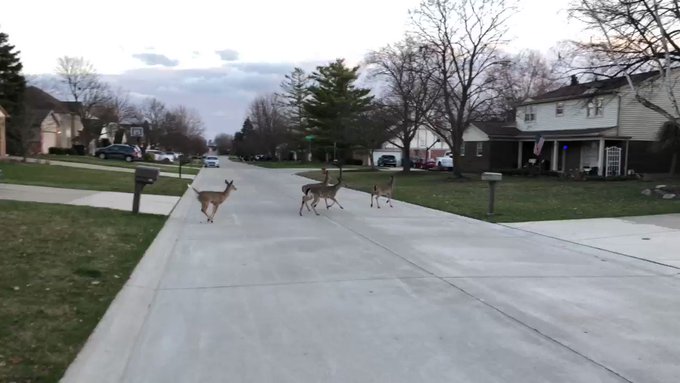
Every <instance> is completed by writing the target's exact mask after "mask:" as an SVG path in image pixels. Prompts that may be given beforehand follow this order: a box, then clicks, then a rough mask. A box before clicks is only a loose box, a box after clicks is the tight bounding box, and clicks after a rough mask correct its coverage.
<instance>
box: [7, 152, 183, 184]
mask: <svg viewBox="0 0 680 383" xmlns="http://www.w3.org/2000/svg"><path fill="white" fill-rule="evenodd" d="M11 158H13V159H21V158H20V157H11ZM26 162H29V163H43V164H49V165H56V166H65V167H69V168H80V169H94V170H106V171H108V172H122V173H134V172H135V169H133V168H122V167H119V166H103V165H94V164H84V163H81V162H68V161H55V160H39V159H35V158H27V159H26ZM139 165H140V166H148V167H152V168H153V167H157V168H158V169H160V170H161V171H160V175H161V176H162V177H173V178H179V174H178V173H169V172H164V171H162V170H163V168H162V167H160V166H156V165H154V164H145V163H139ZM195 177H196V176H194V175H193V174H184V173H182V179H187V180H193V179H194V178H195Z"/></svg>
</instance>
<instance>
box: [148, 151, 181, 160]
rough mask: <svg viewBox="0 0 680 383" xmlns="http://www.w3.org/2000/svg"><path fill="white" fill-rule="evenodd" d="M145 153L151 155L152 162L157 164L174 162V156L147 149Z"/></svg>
mask: <svg viewBox="0 0 680 383" xmlns="http://www.w3.org/2000/svg"><path fill="white" fill-rule="evenodd" d="M146 152H147V153H149V154H152V155H153V160H154V161H157V162H175V155H174V154H168V153H166V152H161V151H160V150H155V149H147V150H146Z"/></svg>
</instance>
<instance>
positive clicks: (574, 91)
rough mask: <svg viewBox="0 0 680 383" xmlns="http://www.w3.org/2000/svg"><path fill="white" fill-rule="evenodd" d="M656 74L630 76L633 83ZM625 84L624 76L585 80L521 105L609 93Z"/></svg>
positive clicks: (654, 72)
mask: <svg viewBox="0 0 680 383" xmlns="http://www.w3.org/2000/svg"><path fill="white" fill-rule="evenodd" d="M658 74H659V72H658V71H651V72H644V73H637V74H633V75H631V76H630V77H631V80H632V81H633V83H636V84H637V83H640V82H642V81H645V80H647V79H650V78H652V77H654V76H656V75H658ZM627 84H628V80H627V79H626V78H625V77H614V78H608V79H603V80H597V81H590V82H585V83H582V84H576V85H568V86H563V87H561V88H558V89H555V90H553V91H550V92H547V93H543V94H541V95H538V96H536V97H533V98H531V99H530V100H528V101H526V102H524V103H522V105H531V104H542V103H546V102H553V101H560V100H570V99H575V98H584V97H593V96H595V95H603V94H610V93H612V92H614V91H616V90H618V89H619V88H621V87H623V86H626V85H627Z"/></svg>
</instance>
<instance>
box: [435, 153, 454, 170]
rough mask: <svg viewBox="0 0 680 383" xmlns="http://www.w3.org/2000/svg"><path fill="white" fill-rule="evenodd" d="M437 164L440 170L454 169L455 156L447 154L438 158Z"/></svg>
mask: <svg viewBox="0 0 680 383" xmlns="http://www.w3.org/2000/svg"><path fill="white" fill-rule="evenodd" d="M436 163H437V167H438V168H439V169H453V155H452V154H451V152H446V154H445V155H444V156H443V157H437V159H436Z"/></svg>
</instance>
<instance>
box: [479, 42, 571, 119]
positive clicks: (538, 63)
mask: <svg viewBox="0 0 680 383" xmlns="http://www.w3.org/2000/svg"><path fill="white" fill-rule="evenodd" d="M503 61H504V63H503V64H501V65H500V66H497V67H496V68H494V70H492V71H490V75H491V76H494V77H495V88H496V91H497V93H498V96H499V97H498V98H497V100H496V108H495V109H496V110H495V114H497V115H498V116H499V117H500V118H502V119H503V120H505V121H515V112H516V109H517V106H518V105H519V104H521V103H523V102H524V101H526V100H527V99H529V98H530V97H533V96H536V95H539V94H541V93H545V92H547V91H550V90H552V89H553V88H555V87H556V86H557V85H558V84H559V80H558V75H557V74H556V73H555V65H554V64H555V63H548V60H546V58H545V57H543V55H542V54H541V53H540V52H538V51H533V50H525V51H521V52H519V53H516V54H514V55H507V56H505V58H504V60H503Z"/></svg>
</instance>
